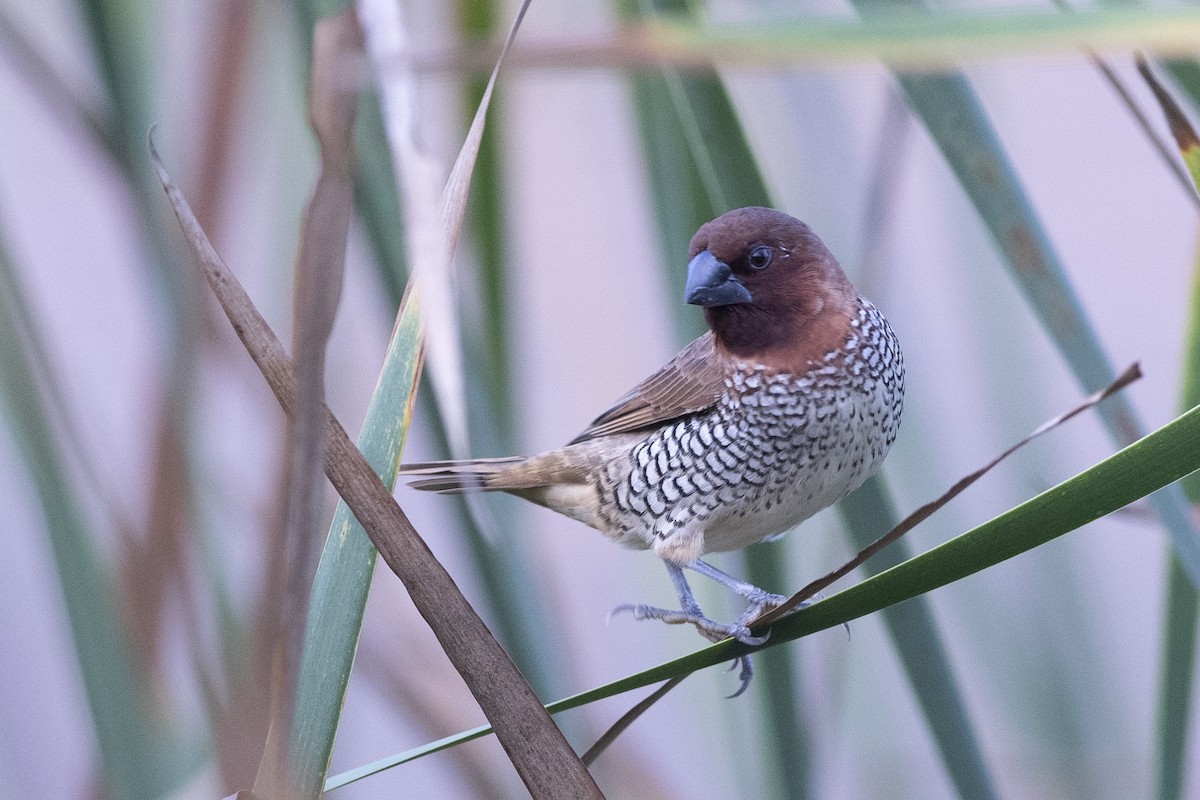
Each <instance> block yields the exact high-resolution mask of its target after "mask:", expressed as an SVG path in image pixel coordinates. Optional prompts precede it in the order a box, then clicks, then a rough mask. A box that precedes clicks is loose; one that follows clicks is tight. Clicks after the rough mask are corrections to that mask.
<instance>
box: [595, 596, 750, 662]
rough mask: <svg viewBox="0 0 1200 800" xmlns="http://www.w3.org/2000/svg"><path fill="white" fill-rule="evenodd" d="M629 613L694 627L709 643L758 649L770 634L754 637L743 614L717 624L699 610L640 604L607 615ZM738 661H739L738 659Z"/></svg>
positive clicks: (614, 610)
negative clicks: (733, 642) (727, 641)
mask: <svg viewBox="0 0 1200 800" xmlns="http://www.w3.org/2000/svg"><path fill="white" fill-rule="evenodd" d="M624 613H630V614H633V618H634V619H656V620H658V621H659V622H665V623H666V624H668V625H694V626H695V627H696V630H698V631H699V632H700V635H701V636H703V637H704V638H705V639H708V640H709V641H710V642H720V641H722V640H724V639H736V640H738V641H739V642H741V643H742V644H745V645H749V646H751V647H758V646H759V645H760V644H764V643H766V641H767V639H768V638H769V637H770V634H769V633H768V634H764V635H762V636H755V635H754V634H752V633H751V632H750V629H749V628H748V627H746V624H745V623H746V621H748V620H749V619H750V618H749V617H746V615H745V614H743V615H742V617H740V618H739V619H738V621H737V622H734V623H732V624H728V625H727V624H725V623H721V622H717V621H716V620H714V619H710V618H709V617H706V616H705V615H704V614H702V613H700V611H699V609H696V610H692V611H676V610H674V609H670V608H659V607H658V606H648V605H642V604H640V603H638V604H634V603H628V604H626V605H622V606H617V607H616V608H614V609H613V610H612V612H611V613H610V614H609V615H608V616H609V619H612V617H614V616H615V615H617V614H624ZM738 660H739V661H740V660H741V659H738Z"/></svg>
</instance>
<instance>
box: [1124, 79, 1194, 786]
mask: <svg viewBox="0 0 1200 800" xmlns="http://www.w3.org/2000/svg"><path fill="white" fill-rule="evenodd" d="M1137 66H1138V71H1139V72H1141V74H1142V77H1143V78H1145V80H1146V82H1147V83H1148V84H1150V88H1151V90H1152V91H1153V92H1154V96H1155V98H1157V100H1158V103H1159V105H1160V106H1161V107H1162V110H1163V113H1164V114H1165V115H1166V118H1167V124H1168V126H1169V127H1170V129H1171V135H1172V136H1173V137H1174V139H1175V143H1176V145H1177V146H1178V147H1179V152H1180V155H1181V156H1182V157H1183V161H1184V163H1185V164H1186V165H1187V167H1188V172H1189V174H1190V175H1191V178H1192V181H1193V184H1194V186H1193V187H1192V188H1193V190H1195V189H1196V188H1197V187H1200V138H1197V136H1196V131H1195V129H1194V128H1192V125H1191V123H1190V122H1188V119H1187V116H1186V115H1185V114H1184V113H1183V109H1182V108H1180V107H1179V105H1178V104H1177V103H1176V102H1175V100H1174V98H1173V97H1172V96H1171V95H1170V93H1169V92H1168V91H1167V89H1166V87H1165V86H1163V85H1162V84H1161V83H1160V82H1159V81H1158V79H1157V78H1155V77H1154V73H1153V72H1151V71H1150V66H1149V65H1148V64H1147V63H1146V61H1145V59H1142V58H1139V59H1138V63H1137ZM1172 71H1173V72H1175V74H1176V76H1177V77H1179V76H1182V77H1184V78H1185V79H1187V80H1188V83H1190V84H1191V85H1192V86H1193V87H1194V88H1200V83H1197V82H1196V81H1195V78H1196V77H1197V76H1198V75H1200V69H1198V68H1196V66H1195V65H1194V64H1186V63H1176V64H1175V65H1174V69H1173V70H1172ZM1192 196H1193V197H1195V196H1196V195H1195V194H1194V193H1193V195H1192ZM1180 394H1181V398H1180V399H1181V406H1182V407H1183V408H1184V409H1188V408H1193V407H1195V406H1197V405H1200V255H1198V256H1197V259H1196V264H1195V268H1194V274H1193V277H1192V296H1191V320H1190V323H1189V327H1188V334H1187V340H1186V342H1185V343H1184V361H1183V390H1182V392H1181V393H1180ZM1182 486H1183V489H1184V493H1185V495H1186V496H1187V499H1188V500H1189V501H1190V502H1191V503H1192V505H1193V508H1195V507H1197V506H1200V479H1198V478H1197V476H1196V475H1192V476H1190V477H1188V478H1185V479H1184V480H1183V481H1182ZM1166 609H1167V613H1166V617H1165V620H1164V625H1163V645H1162V672H1161V677H1160V680H1159V698H1158V727H1157V736H1158V746H1157V748H1156V749H1155V753H1156V754H1157V764H1156V768H1157V784H1158V786H1157V792H1158V797H1159V800H1178V798H1180V797H1182V796H1183V778H1184V769H1185V767H1186V763H1187V762H1186V755H1185V754H1186V753H1187V741H1188V733H1189V728H1190V725H1189V722H1190V719H1191V708H1192V682H1193V679H1194V677H1195V672H1196V623H1197V620H1198V618H1200V592H1198V591H1197V588H1196V586H1195V584H1194V583H1192V582H1189V581H1188V580H1187V575H1186V573H1185V572H1184V570H1183V566H1182V565H1181V564H1180V562H1179V559H1178V557H1177V556H1175V555H1174V554H1171V555H1169V556H1168V563H1167V597H1166Z"/></svg>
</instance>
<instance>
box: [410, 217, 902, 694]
mask: <svg viewBox="0 0 1200 800" xmlns="http://www.w3.org/2000/svg"><path fill="white" fill-rule="evenodd" d="M684 300H685V301H686V302H687V303H689V304H692V305H696V306H700V307H702V308H703V311H704V317H705V320H706V322H707V324H708V331H707V332H706V333H705V334H703V335H702V336H700V337H699V338H697V339H696V340H695V341H693V342H692V343H691V344H689V345H687V347H685V348H684V349H683V350H682V351H681V352H680V353H679V354H678V355H676V356H675V357H674V358H673V359H671V360H670V361H669V362H667V364H666V365H664V366H663V367H662V368H661V369H659V370H658V371H657V372H655V373H654V374H653V375H651V376H650V377H649V378H647V379H646V380H644V381H642V382H641V383H640V384H638V385H637V386H636V387H634V388H633V389H632V390H631V391H629V392H628V393H627V394H625V395H624V396H623V397H621V398H620V399H619V400H618V401H617V402H616V404H615V405H613V406H612V408H610V409H609V410H608V411H605V412H604V413H603V414H601V415H600V416H599V417H597V418H596V419H595V420H594V421H593V422H592V423H591V424H590V425H589V426H588V427H587V428H586V429H585V430H584V431H583V432H582V433H580V434H579V435H578V436H576V437H575V438H574V439H573V440H571V441H570V442H569V443H567V444H566V445H565V446H563V447H560V448H557V449H554V450H550V451H548V452H545V453H542V454H540V455H535V456H529V457H525V456H517V457H505V458H479V459H470V460H458V461H438V462H429V463H420V464H408V465H404V466H402V467H401V468H400V473H401V474H402V475H404V476H406V477H408V478H412V479H413V480H411V482H410V484H409V485H410V486H412V487H413V488H415V489H420V490H425V491H432V492H440V493H443V494H448V493H449V494H453V493H462V492H471V491H485V492H496V491H499V492H507V493H509V494H511V495H516V496H517V497H521V498H524V499H525V500H528V501H531V502H533V503H536V504H538V505H541V506H545V507H547V508H549V509H552V510H554V511H557V512H558V513H560V514H564V515H566V516H568V517H571V518H572V519H575V520H578V521H580V522H582V523H584V524H585V525H588V526H590V527H592V528H595V529H597V530H599V531H600V532H601V533H603V534H604V535H605V536H607V537H608V538H609V539H611V540H613V541H615V542H617V543H618V544H621V545H624V546H626V547H630V548H635V549H647V550H651V551H653V552H654V553H655V554H656V555H657V556H658V557H659V558H660V559H661V560H662V562H663V563H664V564H665V565H666V568H667V571H668V573H669V575H670V578H671V581H672V583H673V585H674V588H675V591H676V594H677V595H678V598H679V604H680V607H679V608H678V609H668V608H660V607H656V606H651V605H644V604H636V605H633V604H630V605H623V606H619V607H618V608H617V609H615V610H614V613H618V612H631V613H632V614H633V615H634V616H635V617H636V618H638V619H656V620H660V621H662V622H665V623H670V624H690V625H693V626H695V628H696V629H697V630H698V631H699V632H700V634H701V635H703V636H704V637H705V638H707V639H709V640H711V641H721V640H723V639H726V638H733V639H737V640H738V641H741V642H743V643H745V644H748V645H752V646H756V645H760V644H763V643H764V642H765V640H766V636H765V635H761V636H759V635H755V634H753V633H752V632H751V630H750V624H751V623H752V622H753V621H754V619H755V617H757V616H758V615H760V614H761V613H764V612H765V611H767V610H769V609H771V608H774V607H775V606H777V605H779V604H781V603H782V602H784V600H786V598H785V597H783V596H781V595H777V594H772V593H770V592H768V591H766V590H764V589H761V588H759V587H757V586H754V585H753V584H751V583H748V582H746V581H743V580H741V579H738V578H736V577H734V576H732V575H729V574H728V573H726V572H723V571H722V570H719V569H717V568H716V567H714V566H712V565H711V564H709V563H708V562H707V561H705V560H704V559H703V556H704V555H705V554H707V553H714V552H724V551H731V550H738V549H741V548H743V547H746V546H748V545H751V544H754V543H756V542H759V541H763V540H768V539H774V538H777V537H778V536H781V535H782V534H784V533H786V532H787V531H788V530H790V529H792V528H794V527H795V526H797V525H798V524H800V523H801V522H803V521H804V520H806V519H808V518H809V517H811V516H812V515H814V514H816V513H817V512H818V511H821V510H822V509H824V508H826V507H828V506H830V505H832V504H834V503H836V502H837V501H839V500H841V499H842V498H843V497H845V496H846V495H847V494H849V493H850V492H852V491H853V490H854V489H857V488H858V487H859V486H860V485H861V484H862V483H863V482H864V481H865V480H866V479H867V478H868V477H869V476H870V475H871V474H873V473H874V472H875V471H876V470H877V469H878V468H879V467H880V465H881V464H882V463H883V460H884V458H885V456H886V455H887V453H888V451H889V449H890V448H891V446H892V443H893V442H894V441H895V438H896V434H897V431H898V429H899V426H900V416H901V412H902V410H903V405H904V356H903V354H902V352H901V349H900V343H899V341H898V340H897V338H896V335H895V334H894V333H893V331H892V328H891V326H890V325H889V324H888V321H887V320H886V319H885V318H884V316H883V315H882V314H881V313H880V312H879V311H878V310H877V309H876V308H875V306H874V305H873V304H872V303H871V302H870V301H869V300H867V299H866V298H864V297H862V296H861V295H859V294H858V292H857V291H856V290H855V288H854V287H853V286H852V285H851V283H850V281H849V279H848V278H847V277H846V274H845V272H844V271H843V270H842V268H841V266H840V265H839V264H838V261H837V259H836V258H834V256H833V254H832V253H831V252H830V251H829V249H828V248H827V247H826V246H825V244H824V243H823V242H822V241H821V239H820V238H819V237H818V236H817V235H816V234H815V233H814V232H813V231H812V229H811V228H810V227H809V226H808V225H806V224H805V223H804V222H801V221H800V220H798V219H796V218H794V217H792V216H789V215H788V214H785V213H783V212H781V211H776V210H773V209H770V208H763V207H748V208H741V209H737V210H733V211H729V212H727V213H725V214H722V215H721V216H719V217H717V218H715V219H713V220H711V221H710V222H707V223H705V224H704V225H702V226H701V227H700V228H699V230H697V232H696V234H695V236H694V237H693V238H692V240H691V243H690V246H689V250H688V263H687V279H686V283H685V288H684ZM685 571H686V572H693V573H696V574H699V575H702V576H705V577H707V578H710V579H712V580H715V581H717V582H719V583H721V584H723V585H724V586H726V587H727V588H728V589H730V590H731V591H733V592H734V593H736V594H737V595H739V596H740V597H742V598H743V599H744V600H745V601H746V603H747V607H746V610H745V612H744V613H743V614H742V615H741V616H740V617H739V618H738V619H737V620H736V621H734V622H732V623H721V622H717V621H716V620H714V619H711V618H710V617H708V616H707V615H706V614H705V612H704V611H703V610H702V608H701V606H700V604H699V603H698V602H697V600H696V598H695V595H694V594H693V592H692V589H691V586H690V585H689V583H688V580H687V575H686V572H685ZM739 661H740V662H741V666H742V672H741V677H742V687H741V689H739V691H738V692H737V694H740V693H741V692H742V691H744V689H745V687H746V686H747V685H748V684H749V681H750V677H751V675H752V674H753V670H752V667H751V666H750V662H749V659H748V658H742V659H739ZM736 665H737V662H735V666H736Z"/></svg>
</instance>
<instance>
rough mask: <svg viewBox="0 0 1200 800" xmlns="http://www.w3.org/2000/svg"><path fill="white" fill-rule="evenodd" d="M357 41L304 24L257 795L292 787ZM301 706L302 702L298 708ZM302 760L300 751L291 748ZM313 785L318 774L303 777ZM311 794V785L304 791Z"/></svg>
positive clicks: (349, 27)
mask: <svg viewBox="0 0 1200 800" xmlns="http://www.w3.org/2000/svg"><path fill="white" fill-rule="evenodd" d="M361 49H362V34H361V31H360V30H359V28H358V25H357V23H356V22H355V20H354V18H353V16H352V14H348V13H343V14H340V15H338V16H336V17H330V18H329V19H326V20H322V21H321V22H320V23H319V24H318V25H317V26H316V27H315V29H314V32H313V62H312V78H311V82H310V92H309V120H310V122H311V124H312V128H313V131H314V132H315V133H316V136H317V141H318V144H319V146H320V153H321V170H320V174H319V176H318V177H317V183H316V185H315V187H314V188H313V192H312V196H311V198H310V199H309V202H308V206H307V208H306V209H305V212H304V222H303V225H302V226H301V238H300V252H299V255H298V257H297V260H296V280H295V296H294V312H293V317H294V328H293V347H292V352H293V354H294V358H295V365H296V396H295V401H294V406H293V409H292V413H291V414H289V415H288V421H287V428H286V437H287V438H286V450H285V471H286V473H285V474H286V482H285V497H284V521H283V524H282V525H280V526H276V530H275V531H274V538H275V540H276V541H275V543H274V549H275V551H276V553H277V554H278V559H279V563H280V568H281V570H282V575H283V579H282V580H281V581H271V582H270V584H269V585H270V586H271V587H272V589H275V590H276V592H273V593H272V594H276V593H278V594H276V596H275V597H272V598H271V599H270V600H269V602H268V608H267V613H268V614H269V615H270V618H271V619H270V621H271V622H273V623H274V625H273V626H272V627H273V628H274V630H272V631H271V636H270V639H271V640H272V651H273V653H272V654H273V659H272V660H273V662H274V663H275V664H277V665H278V668H277V669H275V670H273V672H274V677H275V679H274V680H273V681H272V687H271V693H272V698H271V730H270V733H269V734H268V736H267V747H266V750H265V752H264V754H263V758H262V761H261V762H260V764H259V770H258V776H257V778H256V780H255V792H256V793H260V794H263V795H264V796H266V797H283V796H288V795H290V794H292V793H293V791H294V790H293V789H292V788H291V787H293V786H294V785H295V782H296V781H297V780H302V779H300V778H299V776H298V774H295V770H294V768H293V767H294V765H293V764H292V763H291V761H292V759H291V757H290V756H289V751H288V749H285V748H284V744H283V743H286V742H289V741H292V739H293V735H292V729H293V723H294V716H295V714H296V713H297V706H296V705H295V703H296V699H297V689H296V687H297V684H298V681H299V673H300V669H301V657H302V652H303V647H304V637H305V622H306V620H307V617H308V599H309V593H310V591H311V588H312V587H311V584H312V575H313V572H314V569H313V567H314V565H315V564H316V560H317V551H318V548H317V547H316V543H317V536H318V535H319V531H318V526H319V525H320V520H321V500H322V493H321V488H322V485H323V484H322V480H321V478H322V471H323V467H324V465H325V461H326V458H325V412H324V408H325V407H324V401H325V349H326V345H327V343H328V340H329V335H330V333H331V332H332V330H333V323H334V320H335V319H336V316H337V305H338V300H339V298H340V295H341V289H342V276H343V272H344V269H345V260H346V242H347V238H348V236H349V231H350V218H351V216H352V215H353V213H354V200H353V183H352V178H351V164H352V163H353V149H352V146H351V145H352V142H353V136H354V122H355V112H356V110H357V106H358V93H357V92H356V91H354V90H353V89H352V88H351V87H348V86H345V85H344V78H343V73H344V64H345V62H346V60H347V59H349V58H350V57H352V56H354V55H355V54H357V53H358V52H360V51H361ZM300 708H301V709H302V710H301V711H300V712H299V713H305V712H307V710H308V707H306V706H305V707H300ZM292 755H295V757H296V758H297V760H298V761H303V762H304V763H306V764H308V763H310V759H308V758H307V756H308V755H310V754H308V753H302V752H295V751H293V752H292ZM309 783H316V784H318V785H319V780H314V781H309ZM312 794H313V796H316V792H313V793H312Z"/></svg>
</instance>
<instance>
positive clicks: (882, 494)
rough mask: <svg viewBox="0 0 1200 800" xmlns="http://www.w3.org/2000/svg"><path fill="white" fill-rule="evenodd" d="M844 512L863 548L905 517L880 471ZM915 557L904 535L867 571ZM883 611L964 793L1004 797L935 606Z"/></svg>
mask: <svg viewBox="0 0 1200 800" xmlns="http://www.w3.org/2000/svg"><path fill="white" fill-rule="evenodd" d="M838 510H839V511H840V512H841V515H842V521H843V522H844V523H845V525H846V530H847V532H848V533H849V534H850V540H851V541H852V542H854V544H855V546H856V547H859V548H865V547H867V546H868V545H870V544H871V543H872V542H873V541H875V537H876V536H878V535H879V531H880V529H883V530H887V529H889V528H891V527H893V526H894V525H895V524H896V523H897V522H898V521H899V518H898V516H897V514H896V509H895V506H894V505H893V504H892V500H891V497H889V495H888V492H887V486H886V485H885V484H884V482H883V481H882V480H881V479H880V478H879V476H878V475H876V476H875V477H872V478H871V479H869V480H868V481H867V482H866V483H865V484H863V486H862V487H861V488H860V489H859V490H858V491H856V492H855V493H854V494H852V495H851V496H850V497H848V498H846V499H845V500H843V501H842V503H841V504H840V505H839V506H838ZM911 557H912V552H911V550H910V549H909V546H908V543H907V542H906V541H904V540H903V539H900V540H898V541H895V542H892V544H891V545H889V546H888V547H887V548H886V549H884V550H882V551H880V552H879V553H878V554H876V555H875V557H874V558H872V559H871V560H869V561H867V562H866V564H864V569H866V571H867V574H868V575H878V574H879V573H881V572H883V571H884V570H886V569H890V568H891V567H894V566H896V565H898V564H900V563H902V562H904V561H907V560H909V559H910V558H911ZM880 613H881V614H882V615H883V622H884V625H886V626H887V631H888V635H889V636H890V637H891V639H892V643H893V645H894V646H895V648H896V653H897V655H898V656H899V657H900V663H901V664H902V665H903V667H904V674H905V675H906V676H907V677H908V682H909V683H910V684H911V685H912V688H913V692H914V693H915V694H916V696H917V698H918V701H919V703H920V706H921V711H922V712H923V713H924V715H925V719H926V721H927V722H928V724H929V731H930V733H932V734H933V738H934V741H935V742H936V743H937V747H938V750H939V751H940V752H941V754H942V761H943V762H944V763H945V765H946V770H947V771H948V772H949V773H950V780H951V781H952V782H953V783H954V788H955V789H957V790H958V796H959V797H970V798H979V800H984V798H994V797H998V795H997V794H996V790H995V787H994V785H993V784H992V780H991V777H990V775H989V774H988V770H987V764H986V763H985V762H984V759H983V753H982V752H981V750H980V747H979V742H978V740H977V739H976V738H975V733H974V730H973V728H972V726H971V718H970V715H969V714H968V713H967V704H966V700H965V698H963V696H962V693H961V692H960V691H959V689H958V683H957V681H956V680H955V678H954V670H953V668H952V667H951V665H950V659H949V656H948V655H947V653H946V650H945V648H944V647H943V646H942V642H941V637H940V636H939V635H938V632H937V625H936V623H935V622H934V620H933V613H932V611H931V609H930V607H929V604H928V603H925V602H921V603H915V602H908V603H903V604H900V605H893V606H888V607H887V608H885V609H883V610H882V611H881V612H880Z"/></svg>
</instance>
